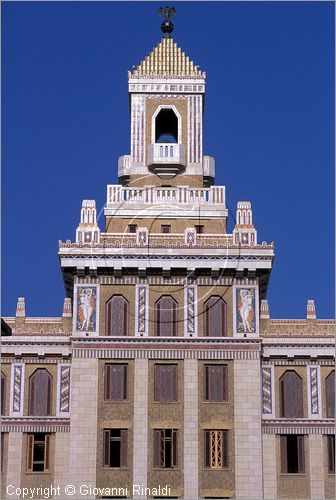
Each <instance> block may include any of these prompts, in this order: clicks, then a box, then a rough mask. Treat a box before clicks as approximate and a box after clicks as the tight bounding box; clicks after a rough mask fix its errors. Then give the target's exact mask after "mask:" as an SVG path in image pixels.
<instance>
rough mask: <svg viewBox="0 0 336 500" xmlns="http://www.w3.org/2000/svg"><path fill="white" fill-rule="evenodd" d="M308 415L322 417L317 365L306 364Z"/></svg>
mask: <svg viewBox="0 0 336 500" xmlns="http://www.w3.org/2000/svg"><path fill="white" fill-rule="evenodd" d="M307 385H308V387H307V393H308V415H309V417H310V418H317V419H321V418H322V408H321V407H322V405H321V394H322V393H321V373H320V367H319V366H317V365H314V366H311V365H308V366H307Z"/></svg>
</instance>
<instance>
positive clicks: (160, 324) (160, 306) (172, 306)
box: [155, 295, 177, 337]
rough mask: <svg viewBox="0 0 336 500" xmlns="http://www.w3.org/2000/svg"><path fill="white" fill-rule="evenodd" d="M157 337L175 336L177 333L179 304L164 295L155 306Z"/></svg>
mask: <svg viewBox="0 0 336 500" xmlns="http://www.w3.org/2000/svg"><path fill="white" fill-rule="evenodd" d="M155 308H156V335H158V336H161V337H171V336H175V335H176V333H177V304H176V302H175V300H174V299H173V298H172V297H170V296H169V295H163V296H162V297H161V299H160V300H158V301H157V303H156V304H155Z"/></svg>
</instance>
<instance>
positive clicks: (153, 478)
mask: <svg viewBox="0 0 336 500" xmlns="http://www.w3.org/2000/svg"><path fill="white" fill-rule="evenodd" d="M182 292H183V291H182ZM156 362H159V363H168V364H177V366H178V375H177V384H178V401H177V402H176V403H160V402H155V401H154V366H155V363H156ZM154 429H177V430H178V455H177V463H178V466H177V468H175V469H155V468H154V466H153V461H154ZM148 450H149V452H148V486H149V487H150V488H155V487H158V485H162V486H164V485H166V484H170V486H171V489H172V491H175V494H178V495H179V496H180V495H182V496H183V481H184V477H183V467H184V461H183V459H184V370H183V361H177V360H174V359H172V360H169V361H161V360H157V361H154V360H150V361H149V366H148ZM175 494H174V496H175Z"/></svg>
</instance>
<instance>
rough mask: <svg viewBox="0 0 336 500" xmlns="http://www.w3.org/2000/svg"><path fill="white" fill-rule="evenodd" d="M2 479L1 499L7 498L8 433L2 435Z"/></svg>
mask: <svg viewBox="0 0 336 500" xmlns="http://www.w3.org/2000/svg"><path fill="white" fill-rule="evenodd" d="M1 440H2V448H1V479H0V483H1V484H0V485H1V488H0V498H6V487H7V470H8V432H3V433H1Z"/></svg>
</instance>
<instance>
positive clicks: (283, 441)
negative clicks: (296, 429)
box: [280, 434, 306, 475]
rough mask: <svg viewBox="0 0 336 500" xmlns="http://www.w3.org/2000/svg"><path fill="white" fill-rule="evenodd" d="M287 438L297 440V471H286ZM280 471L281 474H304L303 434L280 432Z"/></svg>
mask: <svg viewBox="0 0 336 500" xmlns="http://www.w3.org/2000/svg"><path fill="white" fill-rule="evenodd" d="M288 438H290V439H293V438H296V440H297V444H296V446H297V457H296V458H297V469H298V470H297V472H293V471H291V472H288ZM280 472H281V474H295V475H296V474H306V463H305V439H304V434H282V435H281V436H280Z"/></svg>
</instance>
